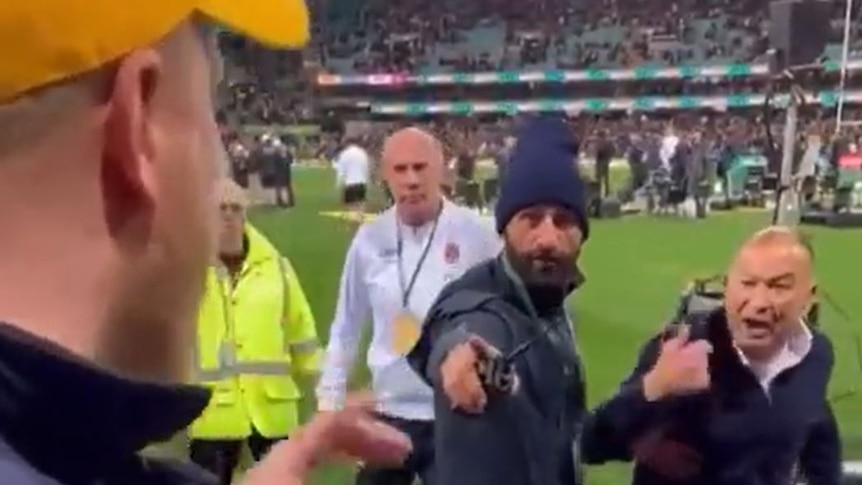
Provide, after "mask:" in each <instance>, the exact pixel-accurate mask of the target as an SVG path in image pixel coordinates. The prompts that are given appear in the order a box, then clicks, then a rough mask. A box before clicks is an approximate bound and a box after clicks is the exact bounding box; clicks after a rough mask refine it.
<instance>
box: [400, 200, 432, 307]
mask: <svg viewBox="0 0 862 485" xmlns="http://www.w3.org/2000/svg"><path fill="white" fill-rule="evenodd" d="M441 212H442V211H439V212H437V216H436V217H435V218H434V225H433V226H431V234H429V235H428V242H426V243H425V247H424V248H422V254H421V255H420V256H419V261H418V262H417V263H416V267H415V268H414V269H413V274H412V275H410V281H409V282H407V283H406V284H405V282H404V264H403V260H404V238H403V236H402V235H401V223H399V222H396V227H397V230H396V237H397V241H398V285H399V286H400V287H401V307H402V308H407V304H408V303H409V301H410V293H412V292H413V286H415V285H416V279H417V278H418V277H419V272H420V271H422V266H423V265H424V264H425V259H426V258H427V257H428V253H429V252H430V251H431V244H432V243H433V242H434V236H435V235H436V234H437V223H438V222H440V213H441Z"/></svg>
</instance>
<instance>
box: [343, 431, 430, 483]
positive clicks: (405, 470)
mask: <svg viewBox="0 0 862 485" xmlns="http://www.w3.org/2000/svg"><path fill="white" fill-rule="evenodd" d="M380 418H381V419H382V420H383V421H384V422H386V423H388V424H390V425H391V426H394V427H395V428H398V429H399V430H401V431H402V432H403V433H405V434H406V435H407V436H409V437H410V440H411V441H412V442H413V452H412V453H411V454H410V456H409V457H408V458H407V461H405V462H404V466H403V467H401V468H377V467H372V466H363V467H362V468H360V469H359V473H357V474H356V485H412V483H413V481H414V480H415V479H416V477H417V476H418V477H419V479H420V480H421V481H422V484H423V485H433V484H434V423H433V422H432V421H410V420H406V419H401V418H394V417H390V416H381V417H380Z"/></svg>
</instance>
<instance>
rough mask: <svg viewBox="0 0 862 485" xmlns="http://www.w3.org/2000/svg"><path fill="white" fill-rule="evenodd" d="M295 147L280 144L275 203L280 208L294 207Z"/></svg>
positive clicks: (276, 169) (277, 153)
mask: <svg viewBox="0 0 862 485" xmlns="http://www.w3.org/2000/svg"><path fill="white" fill-rule="evenodd" d="M295 161H296V160H295V159H294V154H293V147H290V146H288V145H286V144H284V143H283V142H281V143H279V145H278V151H277V152H276V158H275V185H274V188H275V203H276V204H277V205H278V206H279V207H293V206H294V205H296V196H295V194H294V192H293V163H294V162H295Z"/></svg>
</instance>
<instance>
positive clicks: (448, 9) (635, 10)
mask: <svg viewBox="0 0 862 485" xmlns="http://www.w3.org/2000/svg"><path fill="white" fill-rule="evenodd" d="M768 5H769V2H768V0H576V1H575V0H524V1H518V2H512V1H509V0H471V1H463V0H440V1H435V2H429V1H427V0H354V1H350V2H331V3H329V4H328V5H327V6H326V8H325V9H324V11H323V12H321V14H320V15H319V26H318V32H319V35H318V37H317V39H316V41H317V43H318V52H319V53H320V55H321V62H322V64H323V65H324V66H325V68H326V69H327V70H329V71H331V72H334V73H339V74H348V73H393V72H411V73H417V72H420V73H426V74H427V73H437V72H469V71H490V70H525V69H536V70H546V69H584V68H590V67H597V68H620V67H632V66H637V65H643V64H654V65H680V64H701V65H702V64H718V63H730V62H748V61H754V60H756V59H757V58H758V56H760V55H761V54H763V53H764V52H765V51H766V49H767V46H768V39H767V35H766V32H768V16H769V7H768ZM843 10H844V2H843V1H839V0H836V1H835V12H834V18H835V19H836V22H837V24H836V26H837V27H839V28H837V29H836V32H835V33H836V37H835V39H834V40H835V43H834V44H833V45H831V46H830V47H829V48H828V49H827V52H826V54H827V55H831V56H833V57H834V56H836V54H837V52H840V48H839V46H840V33H841V28H840V23H841V20H842V19H843Z"/></svg>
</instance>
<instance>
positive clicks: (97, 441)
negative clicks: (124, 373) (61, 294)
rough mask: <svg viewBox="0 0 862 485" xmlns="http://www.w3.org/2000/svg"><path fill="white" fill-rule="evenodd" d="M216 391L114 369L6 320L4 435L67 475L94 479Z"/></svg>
mask: <svg viewBox="0 0 862 485" xmlns="http://www.w3.org/2000/svg"><path fill="white" fill-rule="evenodd" d="M208 401H209V392H208V391H206V390H204V389H201V388H197V387H191V386H166V385H159V384H150V383H142V382H135V381H132V380H128V379H124V378H121V377H118V376H116V375H112V374H110V373H108V372H106V371H103V370H101V369H98V368H97V367H95V366H94V365H92V364H90V363H88V362H86V361H84V360H83V359H81V358H79V357H77V356H75V355H73V354H71V353H70V352H68V351H67V350H65V349H63V348H61V347H59V346H58V345H55V344H53V343H51V342H48V341H47V340H44V339H41V338H39V337H37V336H35V335H32V334H29V333H27V332H25V331H23V330H20V329H18V328H16V327H14V326H11V325H8V324H5V323H2V322H0V443H2V442H5V443H6V444H7V445H9V446H11V448H12V449H14V450H15V451H16V452H17V453H18V454H20V455H21V457H22V458H23V459H24V460H26V461H27V462H29V463H31V464H32V465H33V466H35V467H36V468H38V469H39V470H41V471H42V472H43V473H46V474H47V475H50V476H52V477H54V478H56V479H58V480H59V481H60V482H62V483H87V480H88V477H95V476H99V475H101V474H102V473H106V472H110V470H111V469H114V468H116V467H119V466H122V465H123V464H124V463H125V462H128V461H129V460H130V459H133V458H134V453H135V452H137V451H139V450H141V449H143V448H144V447H145V446H146V445H148V444H151V443H155V442H159V441H164V440H167V439H168V438H170V437H171V436H173V435H174V434H175V433H176V432H178V431H180V430H182V429H184V428H185V427H187V426H188V425H189V424H190V423H191V422H192V421H193V420H194V419H195V418H196V417H197V416H198V415H199V414H200V413H201V412H202V411H203V409H204V408H205V407H206V405H207V402H208Z"/></svg>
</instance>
